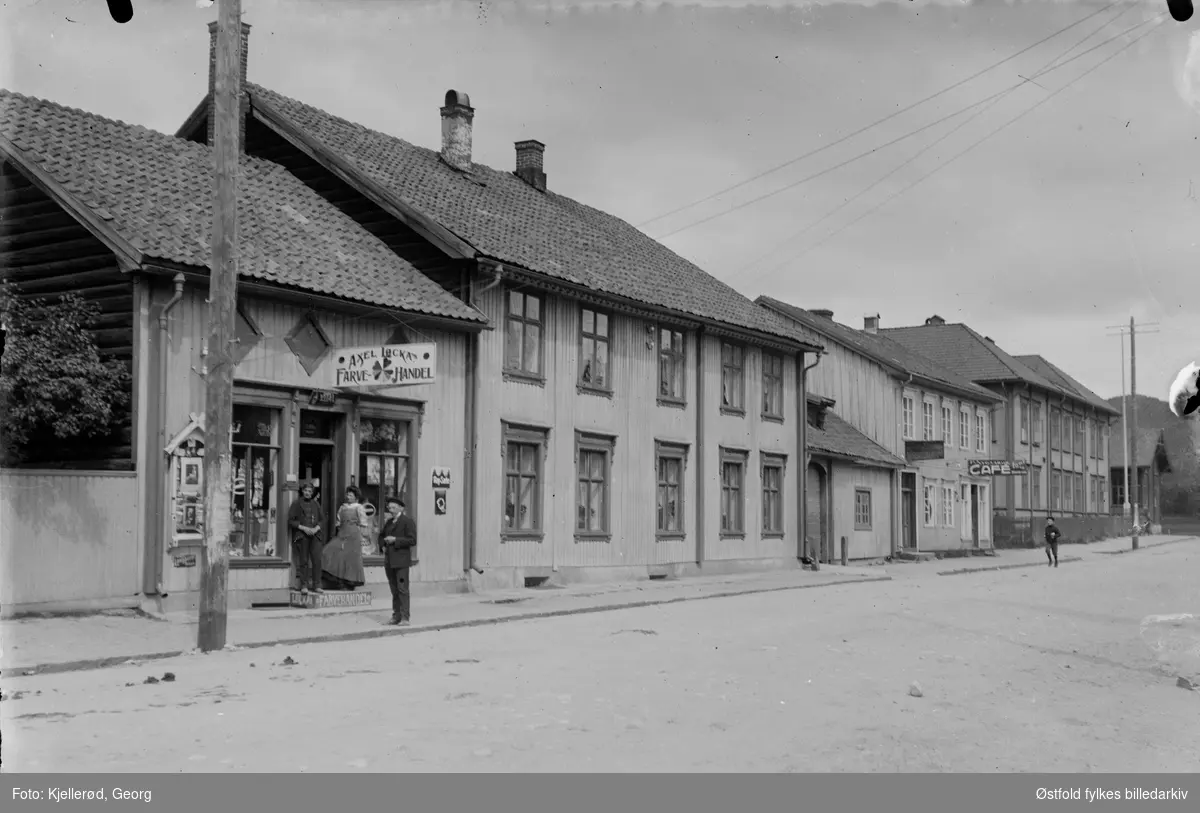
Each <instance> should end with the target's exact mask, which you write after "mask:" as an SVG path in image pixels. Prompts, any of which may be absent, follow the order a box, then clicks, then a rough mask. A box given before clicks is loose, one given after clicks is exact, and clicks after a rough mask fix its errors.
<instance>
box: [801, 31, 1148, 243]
mask: <svg viewBox="0 0 1200 813" xmlns="http://www.w3.org/2000/svg"><path fill="white" fill-rule="evenodd" d="M1165 16H1166V12H1164V13H1162V14H1159V15H1156V16H1155V17H1154V18H1153V19H1152V20H1150V21H1147V22H1156V23H1158V22H1159V21H1160V20H1161V19H1162V18H1163V17H1165ZM1140 25H1144V23H1143V24H1140ZM1140 25H1139V26H1137V27H1140ZM1161 27H1162V26H1161V23H1159V24H1158V25H1155V26H1154V27H1153V28H1151V29H1150V30H1149V31H1147V32H1146V33H1145V34H1142V35H1140V36H1138V37H1135V38H1134V39H1133V40H1132V41H1130V42H1128V43H1126V44H1125V45H1122V46H1121V47H1120V48H1118V49H1117V50H1116V51H1114V52H1113V53H1111V54H1109V55H1108V56H1106V57H1105V58H1104V59H1102V60H1100V61H1099V62H1097V63H1096V64H1095V65H1093V66H1092V67H1090V68H1088V69H1087V70H1086V71H1084V72H1083V73H1081V74H1080V75H1079V76H1076V77H1075V78H1074V79H1072V80H1071V81H1069V82H1067V84H1065V85H1063V86H1062V87H1060V88H1059V89H1058V90H1055V91H1052V92H1051V93H1050V94H1048V95H1047V96H1046V97H1045V98H1044V99H1042V100H1040V101H1038V102H1037V103H1036V104H1034V105H1033V106H1032V107H1029V108H1026V109H1025V110H1024V111H1022V112H1021V113H1019V114H1017V115H1016V116H1014V117H1013V118H1011V119H1009V120H1008V121H1006V122H1004V124H1002V125H1000V126H999V127H997V128H996V129H995V130H992V131H991V132H990V133H988V134H987V135H985V136H984V137H983V138H981V139H979V140H978V141H975V142H973V143H972V144H971V145H970V146H968V147H967V148H966V149H964V150H962V151H961V152H958V153H955V154H954V155H953V156H951V157H950V158H948V159H947V160H945V161H943V162H942V163H941V164H938V165H937V166H936V167H934V168H933V169H932V170H930V171H929V172H927V173H925V174H924V175H922V176H921V177H919V178H917V179H916V180H915V181H913V182H912V183H910V184H909V185H908V186H905V187H903V188H902V189H900V190H899V191H898V192H896V193H895V194H893V195H890V196H889V197H887V198H885V199H884V200H883V201H881V202H880V203H879V204H877V205H875V206H873V207H871V208H870V209H868V210H867V211H866V212H864V213H863V214H861V215H859V216H858V217H856V218H855V219H854V220H851V221H850V222H849V223H847V224H846V225H844V226H842V227H841V228H839V229H837V230H835V231H833V232H831V233H830V234H828V235H826V236H825V237H824V238H823V239H821V240H818V241H817V242H816V243H813V244H812V245H811V246H809V247H808V248H806V249H805V250H804V251H802V252H801V253H800V254H798V255H796V256H795V257H793V258H792V259H793V260H798V259H800V258H801V257H803V256H804V255H806V254H808V253H809V252H811V251H812V250H813V249H815V248H817V247H819V246H822V245H824V244H825V243H827V242H829V241H830V240H831V239H833V238H834V237H836V236H837V235H839V234H841V233H842V232H844V231H845V230H846V229H848V228H850V227H851V226H853V225H855V224H857V223H859V222H861V221H862V220H864V219H865V218H867V217H869V216H870V215H872V214H874V213H875V212H877V211H879V210H880V209H882V208H883V207H884V206H887V205H888V204H889V203H891V202H892V201H893V200H895V199H896V198H898V197H900V196H901V195H903V194H904V193H905V192H908V191H909V190H910V189H912V188H913V187H915V186H917V185H919V184H921V183H923V182H925V181H927V180H928V179H929V178H930V177H932V176H933V175H934V174H936V173H937V172H939V171H941V170H942V169H944V168H945V167H947V166H949V165H950V164H952V163H954V162H955V161H957V160H958V159H959V158H962V157H963V156H964V155H966V154H967V153H968V152H970V151H971V150H973V149H975V148H976V147H978V146H979V145H980V144H983V143H984V142H985V141H988V140H989V139H991V138H993V137H995V136H996V135H998V134H999V133H1001V132H1002V131H1004V130H1006V129H1008V128H1009V127H1011V126H1012V125H1014V124H1016V123H1017V122H1018V121H1020V120H1021V119H1023V118H1024V117H1025V116H1027V115H1029V114H1030V113H1032V112H1033V111H1034V110H1037V109H1038V108H1039V107H1041V106H1042V105H1044V104H1047V103H1048V102H1049V101H1050V100H1051V99H1053V98H1054V97H1056V96H1057V95H1058V94H1060V93H1062V92H1063V91H1065V90H1067V89H1068V88H1070V87H1071V86H1073V85H1074V84H1075V83H1076V82H1079V81H1080V80H1082V79H1084V78H1085V77H1087V76H1088V75H1090V74H1092V73H1093V72H1095V71H1097V70H1099V69H1100V68H1101V67H1103V66H1104V65H1105V64H1107V63H1108V62H1111V61H1112V60H1113V59H1116V58H1117V57H1118V56H1120V55H1121V54H1122V53H1124V52H1125V51H1126V50H1128V49H1129V48H1131V47H1133V46H1134V45H1136V44H1137V43H1139V42H1141V41H1142V40H1143V39H1145V38H1146V37H1148V36H1150V35H1151V34H1153V33H1154V32H1155V31H1157V30H1158V29H1159V28H1161ZM1090 50H1094V49H1089V51H1085V52H1084V53H1089V52H1090ZM1082 55H1083V54H1080V56H1082ZM1063 64H1066V63H1063Z"/></svg>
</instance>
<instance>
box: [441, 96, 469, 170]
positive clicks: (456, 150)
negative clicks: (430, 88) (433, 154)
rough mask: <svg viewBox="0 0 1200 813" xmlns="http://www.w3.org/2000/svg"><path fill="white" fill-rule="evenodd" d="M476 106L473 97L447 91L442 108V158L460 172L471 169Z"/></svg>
mask: <svg viewBox="0 0 1200 813" xmlns="http://www.w3.org/2000/svg"><path fill="white" fill-rule="evenodd" d="M474 120H475V108H473V107H471V97H470V96H468V95H467V94H465V93H463V92H461V91H458V90H447V91H446V105H445V107H443V108H442V160H443V161H445V162H446V163H447V164H449V165H450V166H452V167H454V168H455V169H457V170H458V171H459V172H470V171H471V122H473V121H474Z"/></svg>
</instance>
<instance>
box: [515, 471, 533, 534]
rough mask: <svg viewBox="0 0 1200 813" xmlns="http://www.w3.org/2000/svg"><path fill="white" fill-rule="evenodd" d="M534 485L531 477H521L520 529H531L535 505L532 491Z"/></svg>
mask: <svg viewBox="0 0 1200 813" xmlns="http://www.w3.org/2000/svg"><path fill="white" fill-rule="evenodd" d="M535 486H536V481H535V480H534V479H533V478H532V477H522V478H521V507H520V511H521V513H520V525H519V526H518V527H519V528H521V529H522V530H532V529H533V518H534V508H535V507H536V506H535V503H534V500H535V497H536V494H535V493H534V488H535Z"/></svg>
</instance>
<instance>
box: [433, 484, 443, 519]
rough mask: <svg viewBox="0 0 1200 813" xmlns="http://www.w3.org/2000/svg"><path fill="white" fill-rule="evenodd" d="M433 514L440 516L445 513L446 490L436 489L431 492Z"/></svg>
mask: <svg viewBox="0 0 1200 813" xmlns="http://www.w3.org/2000/svg"><path fill="white" fill-rule="evenodd" d="M433 513H435V514H437V515H438V516H441V515H443V514H445V513H446V490H445V489H444V488H439V489H436V490H435V491H434V492H433Z"/></svg>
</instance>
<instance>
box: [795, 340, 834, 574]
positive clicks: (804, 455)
mask: <svg viewBox="0 0 1200 813" xmlns="http://www.w3.org/2000/svg"><path fill="white" fill-rule="evenodd" d="M822 354H823V351H821V350H818V351H817V352H816V354H815V355H814V356H813V362H812V364H809V365H805V364H804V353H803V352H801V353H800V354H799V355H798V356H797V364H798V365H800V398H799V399H798V403H797V405H796V408H797V411H799V413H800V416H799V420H800V461H799V462H800V477H799V478H797V482H798V483H799V487H800V539H799V540H798V541H797V550H796V558H797V559H800V560H803V559H804V558H805V557H806V556H807V555H808V462H809V460H810V459H811V458H812V454H811V453H810V452H809V450H808V371H809V370H811V369H813V368H814V367H816V366H817V365H818V364H820V363H821V356H822ZM830 490H831V491H832V487H831V489H830ZM813 563H814V566H815V567H819V564H817V563H816V560H815V559H814V560H813Z"/></svg>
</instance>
